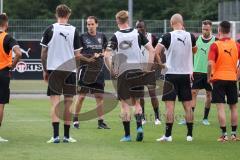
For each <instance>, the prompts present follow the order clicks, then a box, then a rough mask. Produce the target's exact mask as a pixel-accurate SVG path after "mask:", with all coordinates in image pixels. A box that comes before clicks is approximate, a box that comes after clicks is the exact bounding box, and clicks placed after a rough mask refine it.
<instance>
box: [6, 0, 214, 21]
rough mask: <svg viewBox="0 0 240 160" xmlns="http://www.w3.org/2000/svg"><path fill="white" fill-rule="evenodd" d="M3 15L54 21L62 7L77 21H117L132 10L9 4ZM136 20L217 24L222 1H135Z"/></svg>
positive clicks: (40, 1)
mask: <svg viewBox="0 0 240 160" xmlns="http://www.w3.org/2000/svg"><path fill="white" fill-rule="evenodd" d="M3 2H4V5H3V11H4V12H5V13H7V14H8V16H9V17H10V18H11V19H53V18H55V17H54V13H55V8H56V6H57V5H58V4H61V3H65V4H67V5H68V6H69V7H70V8H71V9H72V16H71V18H73V19H81V18H86V17H87V16H89V15H94V16H97V17H98V18H99V19H114V16H115V14H116V12H117V11H119V10H122V9H125V10H127V9H128V0H7V1H3ZM133 4H134V5H133V17H134V19H149V20H162V19H170V17H171V15H172V14H174V13H176V12H178V13H181V14H182V15H183V17H184V19H186V20H204V19H210V20H217V19H218V0H133Z"/></svg>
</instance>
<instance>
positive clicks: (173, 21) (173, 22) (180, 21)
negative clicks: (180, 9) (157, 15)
mask: <svg viewBox="0 0 240 160" xmlns="http://www.w3.org/2000/svg"><path fill="white" fill-rule="evenodd" d="M170 22H171V25H176V24H181V25H183V17H182V15H181V14H179V13H176V14H174V15H173V16H172V17H171V20H170Z"/></svg>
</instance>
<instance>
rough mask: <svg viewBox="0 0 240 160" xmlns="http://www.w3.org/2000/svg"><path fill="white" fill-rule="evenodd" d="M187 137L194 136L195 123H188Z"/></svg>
mask: <svg viewBox="0 0 240 160" xmlns="http://www.w3.org/2000/svg"><path fill="white" fill-rule="evenodd" d="M187 130H188V132H187V136H192V131H193V123H188V122H187Z"/></svg>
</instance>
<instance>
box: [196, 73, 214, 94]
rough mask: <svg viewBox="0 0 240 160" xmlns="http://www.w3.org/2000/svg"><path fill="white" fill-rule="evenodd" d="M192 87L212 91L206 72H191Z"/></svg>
mask: <svg viewBox="0 0 240 160" xmlns="http://www.w3.org/2000/svg"><path fill="white" fill-rule="evenodd" d="M193 78H194V80H193V84H192V89H205V90H206V91H212V86H211V85H210V84H209V83H208V82H207V73H193Z"/></svg>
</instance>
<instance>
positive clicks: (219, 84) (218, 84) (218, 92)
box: [212, 80, 238, 105]
mask: <svg viewBox="0 0 240 160" xmlns="http://www.w3.org/2000/svg"><path fill="white" fill-rule="evenodd" d="M225 96H226V97H227V104H230V105H231V104H236V103H237V102H238V91H237V82H236V81H224V80H217V81H214V82H213V91H212V103H226V101H225Z"/></svg>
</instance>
